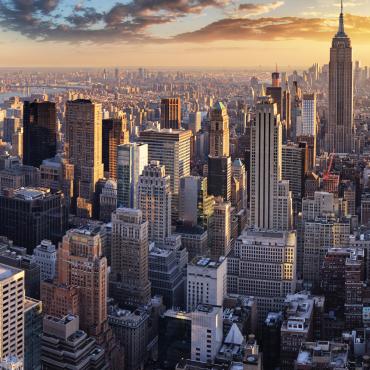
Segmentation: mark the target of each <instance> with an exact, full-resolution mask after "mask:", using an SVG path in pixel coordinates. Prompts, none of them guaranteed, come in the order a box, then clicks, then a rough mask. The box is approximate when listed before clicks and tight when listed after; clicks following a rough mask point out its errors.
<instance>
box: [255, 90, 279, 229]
mask: <svg viewBox="0 0 370 370" xmlns="http://www.w3.org/2000/svg"><path fill="white" fill-rule="evenodd" d="M281 135H282V126H281V122H280V115H279V114H278V113H277V104H276V103H274V101H273V99H272V98H271V97H262V98H261V99H260V101H259V102H258V104H257V108H256V119H255V122H254V124H253V126H252V139H251V225H253V226H255V227H257V228H261V229H272V228H273V215H274V211H275V210H276V204H275V201H276V200H277V190H278V187H277V186H278V182H279V181H280V180H281V175H282V136H281Z"/></svg>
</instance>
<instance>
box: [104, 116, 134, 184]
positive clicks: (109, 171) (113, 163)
mask: <svg viewBox="0 0 370 370" xmlns="http://www.w3.org/2000/svg"><path fill="white" fill-rule="evenodd" d="M102 129H103V131H102V160H103V164H104V173H105V175H106V176H105V177H107V178H112V179H117V147H118V146H119V145H123V144H128V142H129V141H130V137H129V132H128V130H127V120H126V116H123V117H121V118H109V119H103V125H102Z"/></svg>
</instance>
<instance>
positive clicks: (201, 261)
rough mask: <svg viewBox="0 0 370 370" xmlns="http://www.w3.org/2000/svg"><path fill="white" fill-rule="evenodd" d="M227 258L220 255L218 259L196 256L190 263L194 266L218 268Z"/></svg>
mask: <svg viewBox="0 0 370 370" xmlns="http://www.w3.org/2000/svg"><path fill="white" fill-rule="evenodd" d="M225 259H226V258H225V257H220V258H219V259H218V260H215V259H211V258H208V257H195V258H194V259H193V260H192V261H191V263H190V264H191V265H192V266H198V267H203V268H211V269H217V268H218V267H219V266H220V265H221V264H222V263H223V262H224V261H225Z"/></svg>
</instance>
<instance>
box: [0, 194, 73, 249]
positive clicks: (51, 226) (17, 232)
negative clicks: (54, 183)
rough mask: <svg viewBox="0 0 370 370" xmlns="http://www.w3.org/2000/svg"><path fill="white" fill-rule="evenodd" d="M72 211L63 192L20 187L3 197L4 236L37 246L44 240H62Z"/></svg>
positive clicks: (29, 246)
mask: <svg viewBox="0 0 370 370" xmlns="http://www.w3.org/2000/svg"><path fill="white" fill-rule="evenodd" d="M67 221H68V212H67V210H66V206H65V199H64V195H63V193H62V192H57V193H55V194H52V193H51V192H50V190H49V189H44V188H20V189H17V190H11V191H9V192H4V194H3V195H1V196H0V235H3V236H6V237H7V238H9V239H10V240H13V242H14V244H15V245H18V246H20V247H24V248H26V249H27V253H28V254H32V252H33V249H34V248H35V247H36V246H37V245H38V244H40V242H41V241H42V240H44V239H48V240H51V241H52V242H53V243H54V244H56V243H58V242H59V241H60V240H61V239H62V237H63V235H64V233H65V231H66V227H67Z"/></svg>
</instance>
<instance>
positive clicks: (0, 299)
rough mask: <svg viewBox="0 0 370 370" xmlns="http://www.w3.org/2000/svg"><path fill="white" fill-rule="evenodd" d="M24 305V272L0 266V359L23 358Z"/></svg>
mask: <svg viewBox="0 0 370 370" xmlns="http://www.w3.org/2000/svg"><path fill="white" fill-rule="evenodd" d="M24 303H25V296H24V271H22V270H18V269H15V268H13V267H10V266H7V265H2V264H0V307H1V309H0V310H1V320H0V358H4V357H7V356H17V357H18V358H23V355H24Z"/></svg>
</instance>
